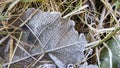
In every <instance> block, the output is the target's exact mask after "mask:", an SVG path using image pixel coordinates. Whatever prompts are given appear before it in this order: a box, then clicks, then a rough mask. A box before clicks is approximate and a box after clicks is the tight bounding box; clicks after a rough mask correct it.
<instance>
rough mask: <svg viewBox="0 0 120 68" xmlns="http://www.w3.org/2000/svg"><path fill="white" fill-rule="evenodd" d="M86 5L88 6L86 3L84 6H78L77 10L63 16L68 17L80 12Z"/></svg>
mask: <svg viewBox="0 0 120 68" xmlns="http://www.w3.org/2000/svg"><path fill="white" fill-rule="evenodd" d="M87 7H88V5H84V6H82V7H80V8H78V9H77V10H74V11H72V12H70V13H68V14H67V15H65V16H64V17H63V18H67V17H69V16H72V15H76V14H79V13H80V12H81V10H83V9H85V8H87Z"/></svg>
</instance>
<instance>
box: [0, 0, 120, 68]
mask: <svg viewBox="0 0 120 68" xmlns="http://www.w3.org/2000/svg"><path fill="white" fill-rule="evenodd" d="M110 1H111V2H108V1H107V0H89V1H88V0H38V1H32V0H5V1H0V39H1V40H0V44H1V46H0V48H1V47H3V46H4V47H5V48H4V49H3V50H6V49H7V50H8V51H7V52H9V53H7V52H6V53H5V54H6V55H5V54H3V53H2V52H4V51H2V52H1V53H0V54H2V56H5V57H6V56H8V55H7V54H9V58H8V59H9V62H11V61H12V59H13V56H14V52H15V51H16V49H17V46H14V44H15V43H16V42H17V43H20V42H22V41H20V38H21V32H23V30H22V27H23V26H24V25H26V23H27V22H28V21H29V20H30V19H31V18H32V16H33V15H34V14H35V13H36V12H37V11H38V10H42V11H57V12H61V14H62V17H63V18H70V19H72V20H74V21H75V23H76V26H75V28H76V30H77V31H78V32H79V33H82V32H84V33H85V35H86V37H87V40H88V42H90V43H92V42H93V43H94V42H96V41H98V40H100V41H99V42H98V43H97V45H91V46H88V47H86V48H88V49H89V48H92V49H96V48H97V49H98V50H97V51H98V52H96V50H95V52H96V53H95V52H94V54H93V55H95V56H96V55H97V58H95V59H97V60H96V61H97V62H98V66H100V65H99V59H100V58H99V54H100V53H99V51H100V48H99V46H101V45H103V46H104V45H105V46H106V41H108V40H109V39H110V38H111V37H112V36H114V35H116V34H118V32H119V30H120V26H119V22H120V20H119V16H120V8H119V7H120V2H119V0H110ZM21 5H22V6H21ZM101 6H102V7H101ZM32 7H33V8H36V11H35V12H34V13H33V14H31V16H30V17H29V18H28V19H26V20H25V21H24V22H23V23H16V21H17V20H19V19H20V16H21V15H22V14H23V13H24V12H25V11H26V10H27V9H28V8H32ZM81 27H82V28H81ZM8 44H10V46H7V45H8ZM108 49H109V48H108ZM2 56H0V57H1V58H2V59H3V60H4V61H3V62H1V64H2V63H4V62H5V57H2ZM88 58H89V57H88ZM91 58H94V57H91ZM91 58H90V59H91ZM90 59H89V60H90ZM89 60H88V61H89ZM91 60H92V59H91ZM97 62H95V61H93V62H90V63H97ZM111 62H112V61H111ZM10 65H11V64H8V68H10ZM111 68H112V67H111Z"/></svg>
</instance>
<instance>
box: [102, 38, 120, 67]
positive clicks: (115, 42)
mask: <svg viewBox="0 0 120 68" xmlns="http://www.w3.org/2000/svg"><path fill="white" fill-rule="evenodd" d="M108 47H109V48H110V50H111V52H112V65H113V68H118V66H119V64H120V61H119V60H120V37H115V39H111V40H110V41H108ZM100 59H101V68H110V61H109V52H108V50H107V49H106V48H104V49H103V50H102V52H101V55H100Z"/></svg>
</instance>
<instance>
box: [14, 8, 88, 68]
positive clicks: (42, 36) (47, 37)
mask: <svg viewBox="0 0 120 68" xmlns="http://www.w3.org/2000/svg"><path fill="white" fill-rule="evenodd" d="M34 11H35V9H34V8H30V9H28V10H27V11H26V12H25V13H24V14H23V15H22V17H21V19H22V20H23V22H24V21H25V20H26V19H27V18H29V16H31V14H32V13H33V12H34ZM74 25H75V23H74V21H72V20H69V19H67V18H62V17H61V14H60V13H59V12H42V11H40V10H39V11H38V12H37V13H36V14H34V15H33V16H32V18H31V19H29V21H28V22H27V23H25V26H26V27H24V28H23V29H24V30H25V31H24V33H23V36H22V39H21V41H23V42H25V43H27V44H28V45H26V44H24V43H22V44H21V45H22V47H24V49H22V51H21V50H18V52H17V53H16V55H15V57H19V56H20V57H21V58H23V57H24V56H25V57H26V55H29V54H31V56H32V55H33V54H36V53H39V54H40V56H39V59H38V60H36V61H35V63H34V64H33V65H32V67H33V66H34V65H35V64H36V63H37V62H38V61H40V60H42V58H45V56H43V57H42V56H41V55H44V53H45V55H47V56H49V58H51V59H52V61H54V63H55V64H56V65H57V66H58V67H59V68H66V67H68V66H69V65H70V64H72V65H75V64H76V63H79V62H81V61H82V60H83V59H84V50H85V45H86V44H87V40H86V38H85V35H84V34H83V33H81V34H80V36H79V34H78V32H77V31H76V30H75V29H74ZM25 49H26V51H25V52H24V54H23V50H25ZM27 51H28V52H29V53H28V52H27ZM19 59H20V58H19ZM46 59H47V58H46ZM14 62H15V61H14ZM29 64H31V63H29Z"/></svg>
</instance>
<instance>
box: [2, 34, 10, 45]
mask: <svg viewBox="0 0 120 68" xmlns="http://www.w3.org/2000/svg"><path fill="white" fill-rule="evenodd" d="M8 37H9V35H7V36H5V37H3V38H2V39H1V40H0V45H1V44H2V43H3V42H4V41H5V40H6V39H7V38H8Z"/></svg>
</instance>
